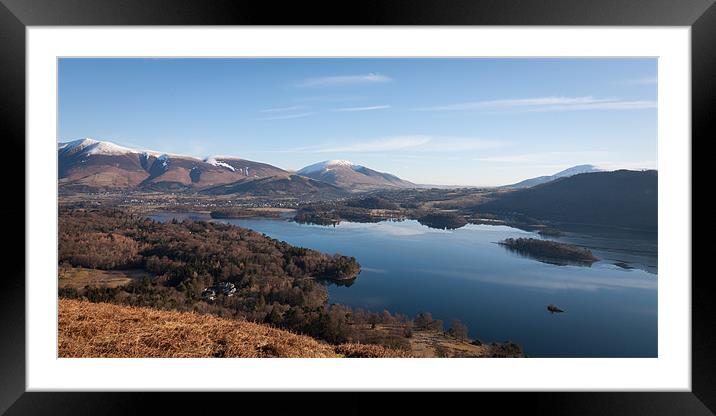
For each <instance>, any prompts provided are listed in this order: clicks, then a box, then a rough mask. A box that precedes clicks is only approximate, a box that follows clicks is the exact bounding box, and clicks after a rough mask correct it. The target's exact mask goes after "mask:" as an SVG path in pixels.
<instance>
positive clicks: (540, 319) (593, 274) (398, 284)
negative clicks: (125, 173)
mask: <svg viewBox="0 0 716 416" xmlns="http://www.w3.org/2000/svg"><path fill="white" fill-rule="evenodd" d="M152 218H154V219H157V220H167V219H171V218H177V219H183V218H190V219H195V220H199V219H202V220H206V219H209V217H208V216H206V215H200V214H177V213H160V214H156V215H153V216H152ZM216 221H222V222H227V223H230V224H235V225H239V226H242V227H246V228H250V229H253V230H256V231H258V232H261V233H264V234H266V235H268V236H270V237H272V238H276V239H279V240H283V241H286V242H288V243H290V244H292V245H297V246H302V247H307V248H312V249H316V250H319V251H322V252H326V253H331V254H332V253H340V254H343V255H349V256H354V257H356V259H357V260H358V262H359V263H360V264H361V267H362V271H361V273H360V275H359V276H358V278H357V279H356V280H355V282H354V283H353V284H352V285H350V286H336V285H330V286H329V297H330V302H332V303H340V304H345V305H349V306H351V307H353V308H363V309H366V310H372V311H382V310H383V309H387V310H389V311H390V312H392V313H402V314H405V315H408V316H411V317H412V316H414V315H415V314H417V313H418V312H421V311H427V312H430V313H432V315H433V317H434V318H436V319H442V320H444V321H445V328H446V329H447V327H448V326H449V323H450V321H451V320H452V319H459V320H461V321H462V322H463V323H465V324H466V325H467V326H468V328H469V330H470V337H471V338H477V339H480V340H482V341H483V342H491V341H507V340H511V341H513V342H516V343H518V344H521V345H522V346H523V347H524V350H525V352H526V354H527V355H528V356H530V357H656V356H657V354H658V345H657V312H658V311H657V274H656V265H657V258H656V238H655V236H652V237H647V238H644V237H643V236H640V235H636V234H634V235H632V234H630V233H627V232H623V231H622V232H619V233H613V234H614V235H613V236H612V237H610V233H609V232H605V231H603V230H602V231H600V232H598V233H596V232H592V233H589V232H582V233H568V234H567V235H565V236H563V237H557V238H554V240H557V241H569V242H573V243H576V244H581V245H585V246H592V247H594V250H593V252H594V254H595V255H597V257H600V258H601V259H604V260H602V261H598V262H596V263H593V264H592V265H591V266H576V265H566V266H559V265H553V264H548V263H543V262H540V261H537V260H534V259H531V258H526V257H523V256H521V255H519V254H517V253H514V252H510V251H508V250H507V249H505V248H504V247H502V246H500V245H498V244H496V243H497V242H498V241H500V240H503V239H505V238H509V237H513V238H519V237H534V238H542V237H540V236H538V235H537V234H535V233H532V232H528V231H523V230H519V229H516V228H511V227H507V226H495V225H473V224H469V225H467V226H465V227H462V228H459V229H456V230H439V229H432V228H428V227H426V226H423V225H421V224H419V223H418V222H417V221H413V220H406V221H400V222H394V221H383V222H379V223H351V222H342V223H340V224H339V225H336V226H320V225H310V224H298V223H295V222H292V221H289V220H286V219H257V218H254V219H229V220H216ZM649 238H652V239H653V240H650V239H649ZM590 242H593V244H591V243H590ZM619 261H625V262H628V263H629V265H630V267H634V268H624V267H620V266H617V265H615V264H614V263H616V262H619ZM549 304H555V305H558V306H559V307H560V308H562V309H564V310H565V311H566V312H565V313H556V314H550V313H549V312H548V311H547V309H546V308H547V305H549Z"/></svg>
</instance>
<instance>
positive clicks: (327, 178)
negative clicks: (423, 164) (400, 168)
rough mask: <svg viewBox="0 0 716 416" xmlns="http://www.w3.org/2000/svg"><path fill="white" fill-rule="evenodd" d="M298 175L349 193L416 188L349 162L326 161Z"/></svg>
mask: <svg viewBox="0 0 716 416" xmlns="http://www.w3.org/2000/svg"><path fill="white" fill-rule="evenodd" d="M296 173H297V174H299V175H301V176H306V177H308V178H312V179H315V180H318V181H321V182H325V183H329V184H331V185H335V186H338V187H340V188H343V189H346V190H348V191H366V190H373V189H385V188H415V187H416V185H415V184H413V183H411V182H408V181H406V180H403V179H400V178H399V177H397V176H395V175H392V174H390V173H384V172H378V171H376V170H373V169H369V168H367V167H365V166H361V165H356V164H354V163H353V162H350V161H347V160H326V161H323V162H319V163H315V164H313V165H310V166H306V167H305V168H303V169H300V170H299V171H298V172H296Z"/></svg>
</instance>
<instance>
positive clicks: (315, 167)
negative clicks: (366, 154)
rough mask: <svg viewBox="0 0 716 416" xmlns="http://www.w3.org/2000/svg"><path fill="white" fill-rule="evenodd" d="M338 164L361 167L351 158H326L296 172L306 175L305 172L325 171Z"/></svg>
mask: <svg viewBox="0 0 716 416" xmlns="http://www.w3.org/2000/svg"><path fill="white" fill-rule="evenodd" d="M336 166H346V167H350V168H356V167H359V166H358V165H356V164H355V163H353V162H351V161H350V160H339V159H334V160H324V161H322V162H318V163H314V164H312V165H308V166H306V167H305V168H303V169H301V170H299V171H298V172H296V173H298V174H299V175H304V174H307V173H313V172H320V171H324V170H326V169H330V168H331V167H336Z"/></svg>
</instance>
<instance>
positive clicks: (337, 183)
mask: <svg viewBox="0 0 716 416" xmlns="http://www.w3.org/2000/svg"><path fill="white" fill-rule="evenodd" d="M57 156H58V168H59V172H58V173H59V183H60V186H71V187H75V188H81V189H134V188H140V189H146V190H157V191H163V190H195V191H199V192H202V193H208V194H212V195H219V194H229V193H236V192H244V193H251V194H271V195H274V194H281V193H287V194H301V193H316V192H321V193H329V194H340V193H349V192H355V191H366V190H373V189H385V188H412V187H415V186H416V185H414V184H412V183H410V182H408V181H405V180H402V179H400V178H398V177H397V176H395V175H392V174H389V173H383V172H378V171H376V170H373V169H369V168H367V167H365V166H360V165H356V164H354V163H352V162H348V161H324V162H320V163H316V164H314V165H310V166H307V167H305V168H303V169H300V170H299V171H297V172H290V171H288V170H284V169H281V168H278V167H276V166H272V165H269V164H266V163H260V162H254V161H251V160H246V159H242V158H238V157H233V156H211V157H207V158H204V159H200V158H196V157H192V156H184V155H176V154H169V153H161V152H156V151H151V150H138V149H132V148H129V147H124V146H119V145H117V144H114V143H111V142H107V141H98V140H93V139H89V138H87V139H81V140H75V141H71V142H66V143H59V144H58V148H57Z"/></svg>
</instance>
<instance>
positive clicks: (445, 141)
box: [295, 136, 506, 153]
mask: <svg viewBox="0 0 716 416" xmlns="http://www.w3.org/2000/svg"><path fill="white" fill-rule="evenodd" d="M341 142H342V143H345V141H344V140H343V141H341ZM505 144H506V142H500V141H495V140H485V139H479V138H466V137H431V136H398V137H386V138H381V139H374V140H367V141H354V142H352V143H348V144H340V145H335V144H326V145H322V146H311V147H304V148H300V149H295V151H302V152H312V153H373V152H386V151H393V150H403V151H415V152H451V151H469V150H482V149H491V148H496V147H500V146H504V145H505Z"/></svg>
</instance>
